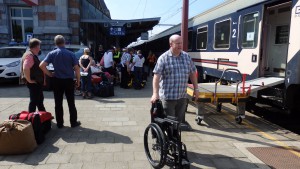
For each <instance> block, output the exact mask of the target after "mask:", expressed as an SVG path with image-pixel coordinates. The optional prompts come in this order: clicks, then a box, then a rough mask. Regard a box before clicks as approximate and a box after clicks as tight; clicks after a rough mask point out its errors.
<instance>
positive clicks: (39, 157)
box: [24, 154, 50, 165]
mask: <svg viewBox="0 0 300 169" xmlns="http://www.w3.org/2000/svg"><path fill="white" fill-rule="evenodd" d="M49 156H50V155H49V154H31V155H29V156H28V157H27V158H26V160H25V161H24V163H25V164H30V165H40V164H45V163H46V161H47V160H48V158H49Z"/></svg>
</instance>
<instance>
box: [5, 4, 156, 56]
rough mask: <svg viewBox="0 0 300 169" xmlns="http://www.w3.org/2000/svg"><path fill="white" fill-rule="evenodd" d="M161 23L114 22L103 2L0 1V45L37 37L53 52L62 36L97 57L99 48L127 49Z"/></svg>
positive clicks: (140, 20) (151, 20) (150, 21)
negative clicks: (82, 46)
mask: <svg viewBox="0 0 300 169" xmlns="http://www.w3.org/2000/svg"><path fill="white" fill-rule="evenodd" d="M159 20H160V18H147V19H135V20H113V19H111V15H110V11H109V9H108V8H107V6H106V4H105V2H104V0H0V45H6V44H8V43H9V42H11V41H12V39H13V40H14V41H15V42H18V43H20V42H27V41H28V39H29V38H30V37H35V38H38V39H40V40H41V41H42V46H41V48H42V50H44V51H50V50H52V49H53V47H54V42H53V39H54V37H55V36H56V35H58V34H61V35H63V36H64V37H65V39H66V42H67V43H69V44H81V43H82V44H84V45H86V46H89V47H90V48H91V49H92V52H93V53H94V54H95V53H96V50H97V48H98V45H100V44H101V45H102V46H104V48H108V47H109V46H111V45H114V46H117V47H125V46H126V45H128V44H129V43H131V42H134V41H136V39H137V38H138V37H140V36H141V34H142V33H145V32H147V31H148V30H151V29H152V28H153V27H154V26H155V25H156V24H158V22H159ZM112 30H113V32H112ZM115 30H121V31H120V32H115Z"/></svg>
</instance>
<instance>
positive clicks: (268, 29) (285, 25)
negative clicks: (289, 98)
mask: <svg viewBox="0 0 300 169" xmlns="http://www.w3.org/2000/svg"><path fill="white" fill-rule="evenodd" d="M281 2H282V1H281ZM290 22H291V2H290V1H288V2H284V3H279V4H272V5H270V6H267V7H266V8H265V12H264V24H263V30H264V31H263V36H262V37H263V42H262V50H263V51H264V52H263V54H262V62H261V65H260V76H273V77H284V76H285V71H286V62H287V56H288V45H289V32H290Z"/></svg>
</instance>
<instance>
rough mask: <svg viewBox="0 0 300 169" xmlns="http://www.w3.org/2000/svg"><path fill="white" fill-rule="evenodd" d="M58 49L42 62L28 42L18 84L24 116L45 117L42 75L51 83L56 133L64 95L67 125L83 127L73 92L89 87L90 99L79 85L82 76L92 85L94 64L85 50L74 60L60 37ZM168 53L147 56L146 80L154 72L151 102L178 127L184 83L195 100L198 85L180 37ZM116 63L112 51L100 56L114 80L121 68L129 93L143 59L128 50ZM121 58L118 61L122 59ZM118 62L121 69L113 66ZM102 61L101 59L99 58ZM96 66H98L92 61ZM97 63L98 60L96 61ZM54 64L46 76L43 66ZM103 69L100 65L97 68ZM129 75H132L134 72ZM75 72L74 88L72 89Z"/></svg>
mask: <svg viewBox="0 0 300 169" xmlns="http://www.w3.org/2000/svg"><path fill="white" fill-rule="evenodd" d="M54 43H55V45H56V49H54V50H52V51H51V52H49V53H48V54H47V56H46V58H45V59H44V60H43V61H42V62H40V61H39V59H38V57H37V55H38V53H39V51H40V45H41V41H40V40H38V39H36V38H32V39H30V41H29V50H28V51H26V52H25V53H24V55H23V57H22V64H21V78H22V79H24V81H25V83H26V85H27V87H28V89H29V93H30V102H29V107H28V111H29V112H35V111H36V108H38V110H39V111H46V109H45V106H44V104H43V100H44V95H43V90H42V89H43V85H44V74H46V75H47V76H49V77H52V78H53V93H54V100H55V116H56V122H57V127H58V128H63V127H64V120H63V115H64V111H63V95H64V94H65V96H66V98H67V102H68V106H69V113H70V124H71V127H77V126H79V125H81V123H80V121H77V110H76V106H75V98H74V87H75V86H76V87H79V86H80V80H81V83H82V84H81V86H88V88H82V90H85V89H87V91H88V92H87V93H86V95H87V96H91V93H90V90H91V88H90V87H91V85H90V82H88V81H83V80H84V79H83V78H82V79H80V77H82V76H81V75H80V69H81V72H86V73H87V76H86V78H87V79H91V78H90V77H89V76H90V75H91V65H92V62H93V58H91V57H90V55H89V52H90V51H89V49H88V48H86V49H84V55H83V56H81V57H80V60H79V61H78V59H76V57H75V54H74V53H73V52H71V51H69V50H67V49H66V48H65V39H64V37H63V36H62V35H57V36H55V38H54ZM169 43H170V49H169V50H168V51H166V52H165V53H163V54H162V55H161V56H160V57H159V58H158V60H157V63H156V58H155V56H154V55H153V54H152V52H149V56H148V57H147V60H148V67H149V70H148V71H149V72H148V73H149V74H150V73H151V72H150V71H151V69H153V68H154V70H153V75H154V76H153V95H152V97H151V99H150V101H151V102H152V103H154V102H155V101H156V100H157V99H160V100H162V103H163V107H164V111H165V113H166V114H167V115H171V116H175V117H177V118H178V121H180V122H181V121H182V119H183V115H184V110H185V108H186V104H187V94H186V89H187V83H188V79H189V78H190V79H191V82H192V83H193V86H194V94H193V96H194V97H195V99H197V98H198V97H199V89H198V84H197V76H196V67H195V65H194V63H193V61H192V59H191V57H190V56H189V55H188V54H187V53H186V52H184V51H182V39H181V36H179V35H172V36H171V37H170V39H169ZM118 52H119V51H117V55H118V57H114V56H115V54H116V51H115V50H114V49H113V48H111V49H110V50H108V51H106V52H104V53H103V57H104V58H103V62H104V68H105V71H107V72H110V73H111V74H112V75H114V72H113V71H114V70H115V69H114V68H115V66H118V67H120V68H121V83H120V86H121V87H122V88H125V89H126V88H129V86H128V83H129V80H130V75H131V74H132V72H133V73H134V74H135V77H136V79H137V82H138V83H139V82H140V81H141V76H142V73H143V72H144V62H145V60H146V58H144V56H143V55H142V51H140V50H139V51H137V52H136V53H135V52H134V50H133V49H132V48H128V49H124V51H123V53H122V54H121V53H118ZM120 56H121V57H120ZM114 58H115V59H119V63H118V62H116V61H114ZM99 60H100V58H99ZM96 62H97V61H96ZM100 62H101V60H100ZM50 63H51V64H52V65H53V67H54V69H55V73H53V72H50V71H49V70H48V69H47V68H46V66H48V65H49V64H50ZM100 64H101V63H100ZM132 69H133V71H132ZM74 71H75V77H76V83H75V84H74Z"/></svg>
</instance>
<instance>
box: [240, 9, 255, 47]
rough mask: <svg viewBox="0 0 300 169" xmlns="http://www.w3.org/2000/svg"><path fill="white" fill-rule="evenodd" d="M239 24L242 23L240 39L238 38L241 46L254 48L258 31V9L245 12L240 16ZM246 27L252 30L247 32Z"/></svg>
mask: <svg viewBox="0 0 300 169" xmlns="http://www.w3.org/2000/svg"><path fill="white" fill-rule="evenodd" d="M251 15H252V16H251ZM247 17H249V18H247ZM251 17H252V18H251ZM241 24H242V29H241V30H242V31H241V40H240V46H241V48H243V49H254V48H256V47H257V43H258V32H259V11H256V12H251V13H247V14H245V15H244V16H243V18H242V22H241ZM247 24H249V25H247ZM251 24H252V25H251ZM246 29H247V30H251V31H252V32H249V31H247V30H246ZM248 39H250V40H248ZM247 41H248V42H247Z"/></svg>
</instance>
